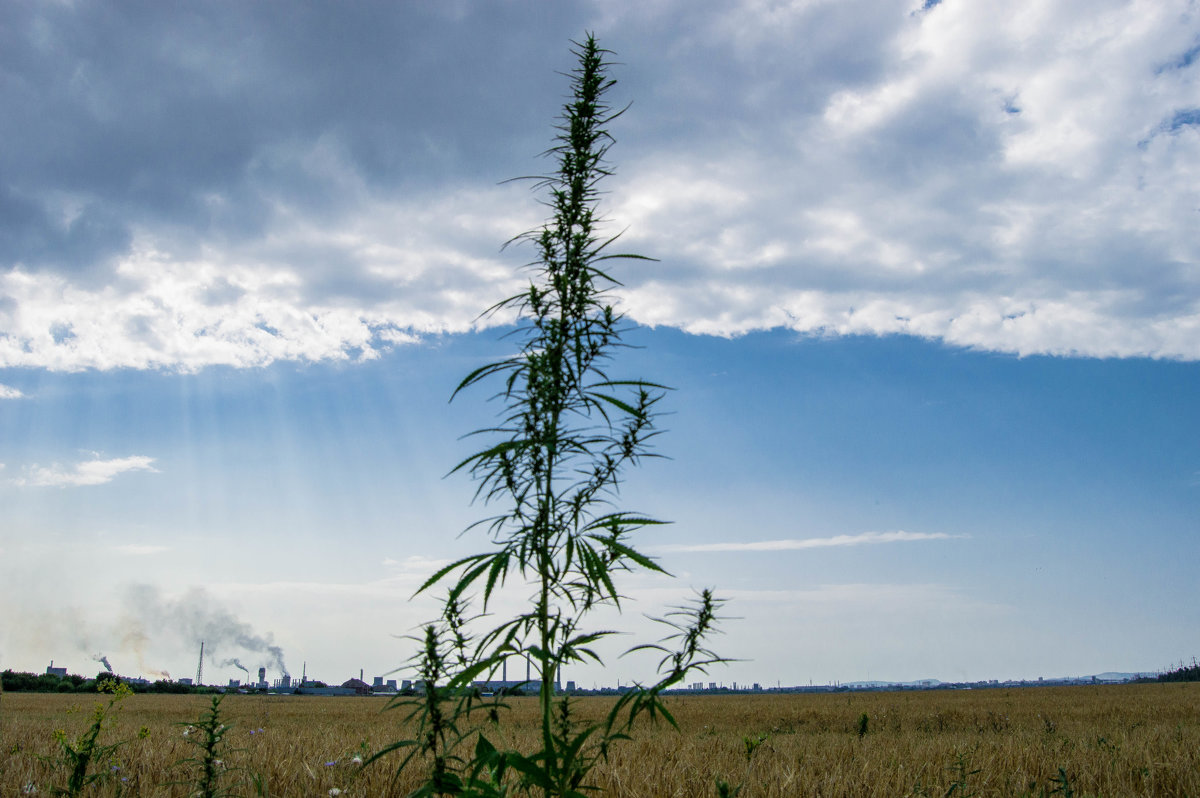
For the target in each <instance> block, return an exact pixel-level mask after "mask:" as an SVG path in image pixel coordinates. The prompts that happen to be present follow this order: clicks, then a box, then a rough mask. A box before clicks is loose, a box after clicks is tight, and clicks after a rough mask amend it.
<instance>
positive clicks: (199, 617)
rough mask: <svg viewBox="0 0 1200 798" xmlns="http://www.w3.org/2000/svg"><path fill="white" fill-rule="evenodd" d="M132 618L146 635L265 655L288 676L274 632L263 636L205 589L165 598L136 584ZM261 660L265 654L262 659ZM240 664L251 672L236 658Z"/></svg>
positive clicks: (130, 599)
mask: <svg viewBox="0 0 1200 798" xmlns="http://www.w3.org/2000/svg"><path fill="white" fill-rule="evenodd" d="M126 612H127V614H128V615H129V616H131V617H130V618H129V619H128V620H129V622H130V626H131V627H135V628H136V629H137V630H138V631H139V632H140V634H141V635H142V636H143V637H144V638H149V637H153V638H160V637H163V636H172V637H176V638H180V639H182V641H183V642H184V643H186V644H187V645H188V648H191V647H193V646H196V647H198V646H199V645H200V642H201V641H204V644H205V646H206V647H207V648H208V650H209V651H211V652H212V653H213V654H214V655H215V654H217V653H218V652H221V651H228V650H230V649H232V650H235V651H242V652H249V653H254V654H259V655H263V656H265V661H264V662H263V664H264V665H266V666H267V667H269V668H271V669H273V670H277V671H279V673H281V674H282V675H283V676H288V675H289V674H288V669H287V665H286V664H284V661H283V649H282V648H280V647H279V646H277V645H275V643H274V640H272V638H271V635H270V634H269V633H268V634H266V635H260V634H258V633H257V632H255V631H254V629H253V628H252V627H251V626H250V624H248V623H245V622H244V621H240V620H238V619H237V617H235V616H234V614H233V613H232V612H230V611H229V610H228V609H226V608H225V607H223V606H221V605H220V604H219V603H218V602H217V601H216V600H215V599H213V598H212V597H211V596H210V595H209V594H208V592H207V591H205V590H204V589H203V588H192V589H191V590H189V591H188V592H187V593H185V594H184V595H182V596H180V597H179V598H175V599H171V598H166V597H164V596H163V595H162V594H161V593H160V592H159V590H158V588H156V587H153V586H151V585H133V586H131V587H130V589H129V592H128V593H127V595H126ZM259 659H260V661H261V660H262V657H260V658H259ZM231 662H233V663H234V664H236V665H237V667H239V668H241V669H242V670H244V671H246V672H247V673H249V671H248V670H246V668H245V667H244V666H242V665H241V664H240V663H238V662H237V661H236V659H235V660H231Z"/></svg>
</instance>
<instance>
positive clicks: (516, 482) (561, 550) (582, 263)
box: [377, 36, 718, 798]
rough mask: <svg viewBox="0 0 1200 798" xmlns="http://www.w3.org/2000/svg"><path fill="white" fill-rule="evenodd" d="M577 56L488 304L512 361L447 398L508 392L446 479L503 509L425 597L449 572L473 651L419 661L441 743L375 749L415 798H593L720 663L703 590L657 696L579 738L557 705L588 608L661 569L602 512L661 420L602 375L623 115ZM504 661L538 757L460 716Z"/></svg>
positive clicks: (617, 319) (644, 522)
mask: <svg viewBox="0 0 1200 798" xmlns="http://www.w3.org/2000/svg"><path fill="white" fill-rule="evenodd" d="M573 52H574V54H575V55H576V56H577V58H578V59H579V62H578V66H577V67H576V68H575V69H574V70H573V71H572V73H571V79H572V83H571V97H570V99H569V100H568V102H567V103H566V105H565V106H564V108H563V114H562V116H561V117H560V120H559V125H558V126H557V130H558V135H557V137H556V144H555V146H553V147H552V148H551V149H550V150H549V151H548V153H547V155H549V156H552V157H553V158H554V160H555V163H556V166H557V170H556V171H555V173H554V174H553V175H552V176H550V177H543V178H537V186H538V188H540V189H544V190H545V191H546V193H547V194H548V195H549V196H548V200H547V202H546V204H547V205H548V206H549V207H550V208H551V211H552V213H551V218H550V220H549V221H548V222H547V223H546V224H545V225H544V226H542V227H541V228H539V229H537V230H534V231H531V232H528V233H526V234H524V235H521V236H518V237H517V239H519V240H522V241H524V242H526V243H530V244H532V245H533V246H534V248H535V250H536V258H535V259H534V261H533V262H532V263H530V264H529V267H530V271H531V273H532V275H531V279H530V282H529V287H528V289H527V290H525V291H523V292H521V293H520V294H517V295H516V296H513V297H510V298H508V299H506V300H504V301H502V302H500V303H499V304H497V305H496V306H494V307H493V308H492V310H493V311H498V310H513V311H516V315H517V329H516V330H515V336H516V337H517V338H518V339H519V340H520V346H519V350H518V352H517V353H516V354H514V355H512V356H510V357H507V358H504V359H502V360H499V361H496V362H493V363H489V364H487V365H484V366H482V367H480V368H477V369H476V370H475V371H473V372H471V373H470V374H468V375H467V376H466V378H464V379H463V381H462V382H461V383H459V385H458V387H457V388H456V389H455V391H454V396H457V395H458V393H459V392H460V391H462V390H464V389H466V388H469V387H472V386H474V385H477V384H480V383H483V382H485V381H489V380H491V379H493V378H496V379H499V380H501V382H502V388H501V389H500V391H499V392H498V393H497V394H496V397H497V398H498V399H500V400H501V401H502V402H503V403H504V410H503V411H502V412H501V414H500V420H499V421H498V422H497V424H496V425H495V426H494V427H490V428H487V429H483V430H478V431H477V432H478V433H479V434H481V435H483V436H486V437H488V438H489V439H490V440H489V443H488V444H487V445H486V446H485V448H484V449H483V450H482V451H479V452H477V453H475V454H473V455H471V456H470V457H468V458H467V459H465V460H463V461H462V462H461V463H459V464H458V465H457V466H456V467H455V468H454V469H453V470H454V471H467V472H468V473H470V474H471V475H472V476H473V477H474V478H475V479H476V481H477V485H478V487H477V489H476V498H477V499H482V500H483V501H484V502H485V503H489V504H491V503H495V504H498V505H500V506H501V509H500V510H499V512H498V514H496V515H494V516H493V517H492V518H490V519H487V520H485V521H483V522H480V524H479V525H481V526H484V527H486V529H487V531H488V532H489V534H490V536H491V539H492V543H493V544H494V547H493V548H492V549H491V550H490V551H487V552H485V553H482V554H475V555H471V556H469V557H466V558H463V559H461V560H459V561H457V562H454V563H452V564H450V565H448V566H446V567H445V568H442V569H441V570H439V571H438V572H437V573H435V574H434V575H433V576H432V577H430V578H429V580H428V581H427V582H426V583H425V584H424V585H422V587H421V590H422V591H424V590H426V589H427V588H429V587H431V586H432V585H434V584H436V583H439V582H441V581H442V580H443V579H444V578H446V577H447V576H448V575H449V574H451V573H454V574H455V576H454V578H453V579H451V580H447V581H450V582H451V584H450V587H449V592H448V595H447V598H446V603H445V610H444V612H443V615H442V618H441V619H440V621H439V622H438V626H439V627H440V628H442V629H444V630H445V631H447V632H449V633H451V634H452V635H453V637H454V640H455V641H462V644H460V643H459V642H455V643H454V646H455V651H457V652H464V651H465V650H466V647H467V646H466V641H470V645H471V647H472V653H471V654H470V655H464V656H461V657H460V659H459V661H457V662H455V663H453V664H450V663H447V662H445V661H444V660H445V659H448V655H447V656H446V657H443V655H442V653H441V650H440V649H439V647H438V646H437V645H433V646H431V647H428V651H427V657H425V661H427V662H428V663H430V664H431V665H432V666H436V667H432V669H431V672H433V671H436V672H437V673H439V674H445V675H446V676H447V677H448V678H447V684H446V685H445V686H444V687H437V686H435V685H434V683H433V682H432V680H430V681H427V683H426V685H425V689H426V691H427V692H430V694H431V695H432V694H433V693H432V692H431V691H434V690H443V692H440V693H436V695H438V696H442V695H444V696H445V697H446V699H447V701H446V703H447V704H452V703H454V701H457V703H454V705H453V708H451V709H450V712H451V715H450V716H448V717H446V718H445V719H444V722H443V720H442V719H441V717H442V716H440V715H439V714H438V713H440V712H441V706H442V704H441V703H437V702H433V703H432V704H430V705H429V706H426V707H425V708H423V709H419V710H417V711H419V712H420V713H421V717H422V718H423V720H422V721H421V722H422V723H424V724H426V725H425V726H424V727H423V728H430V726H429V724H430V722H431V720H436V721H437V723H436V724H433V725H434V726H438V727H439V728H444V729H446V730H447V731H446V734H445V736H444V737H439V738H437V740H436V741H425V742H422V741H420V740H404V741H400V742H398V743H395V744H394V745H392V746H389V747H388V748H387V749H385V750H384V751H382V752H380V754H379V755H382V754H383V753H385V752H386V751H389V750H391V751H394V750H399V749H401V748H408V749H410V755H409V757H407V758H406V759H405V762H408V761H410V760H411V759H412V758H413V757H414V755H418V756H420V757H421V758H422V759H423V760H424V761H426V763H427V764H428V765H431V766H432V767H433V773H432V776H431V777H430V778H428V779H427V780H426V782H425V786H424V787H422V788H421V789H419V790H418V791H417V794H420V795H433V794H443V793H447V792H450V791H451V790H450V789H449V787H453V788H454V789H456V790H457V789H459V787H461V788H462V789H461V790H460V794H463V795H467V794H470V795H478V796H483V795H501V794H508V790H509V788H510V787H514V786H516V787H517V788H518V789H520V790H521V791H522V792H532V793H541V794H542V795H545V796H547V798H549V796H552V795H553V796H564V798H565V797H566V796H570V798H580V797H581V796H582V795H583V794H584V792H583V791H585V790H588V789H592V787H591V785H588V784H587V783H586V779H587V777H588V773H589V772H590V771H591V769H592V767H593V766H594V765H595V764H596V763H597V762H598V761H599V760H600V759H602V758H603V757H606V756H607V754H608V751H609V746H610V744H611V743H613V742H614V741H616V740H620V739H625V738H627V737H628V732H629V730H630V728H631V727H632V725H633V723H634V721H635V719H636V718H637V717H638V716H640V715H642V714H643V713H645V714H648V715H649V716H650V717H652V718H654V717H665V718H666V719H668V720H670V715H669V714H668V713H667V712H666V709H665V707H663V705H662V703H661V701H660V699H659V693H660V692H661V690H662V689H665V687H668V686H670V685H672V684H675V683H676V682H678V681H679V680H681V679H682V678H683V676H684V675H685V674H686V673H687V672H688V671H689V670H691V669H694V668H700V669H703V668H704V666H705V665H707V664H711V663H712V662H715V661H718V660H717V659H715V658H713V657H712V656H711V654H710V652H708V651H707V649H705V648H704V647H703V646H702V645H701V642H700V641H701V638H703V636H704V634H705V633H706V632H707V631H708V630H709V629H710V628H711V625H712V622H713V621H714V620H715V615H714V613H713V610H714V608H715V607H716V604H717V602H715V601H714V600H712V598H711V595H709V594H707V593H706V594H705V595H704V598H703V600H702V601H701V602H700V603H699V604H698V605H697V607H696V608H695V611H694V612H693V611H692V610H690V609H687V610H681V611H680V612H679V613H675V614H674V615H676V616H678V615H680V614H682V615H687V616H688V618H689V619H690V620H689V621H688V622H685V623H681V622H678V621H675V620H669V619H668V623H670V625H671V628H672V629H673V630H674V631H675V634H674V635H672V639H674V640H676V641H679V642H682V643H683V644H684V645H683V650H682V651H679V652H668V651H667V650H666V649H665V648H663V647H662V646H656V645H652V646H649V648H652V649H654V650H657V651H660V652H662V653H663V654H664V655H665V656H664V658H663V660H662V664H663V666H665V669H666V674H665V675H664V676H663V677H662V679H660V680H659V681H658V683H657V684H656V685H655V686H654V687H651V688H646V689H644V690H635V691H633V692H631V693H627V694H625V695H624V696H622V698H621V699H620V700H619V701H618V702H617V704H616V705H615V707H614V708H613V709H612V711H611V712H610V713H609V715H608V717H607V719H606V720H605V721H604V722H602V723H596V724H593V725H590V726H584V727H582V728H580V727H579V725H578V723H577V721H576V720H575V718H573V717H572V712H571V705H570V703H569V702H568V701H567V700H565V699H557V697H556V696H555V685H556V683H557V682H558V680H559V677H560V675H561V673H562V669H563V667H564V665H566V664H567V663H582V662H587V661H593V662H597V663H600V662H602V660H601V658H600V656H599V655H598V654H597V653H596V652H595V650H594V648H593V646H594V644H595V643H596V642H597V641H599V640H602V639H603V638H605V637H606V636H607V635H610V634H612V632H606V631H591V632H589V631H586V630H585V629H584V628H583V624H584V620H585V617H586V616H587V615H588V613H589V612H590V611H591V610H593V609H595V608H597V607H599V606H602V605H608V606H614V607H617V608H618V609H619V608H620V602H621V598H622V597H621V595H620V593H619V592H618V591H617V588H616V585H615V584H614V580H613V576H614V574H616V573H617V572H619V571H624V570H633V569H634V568H641V569H645V570H649V571H655V572H659V573H663V569H662V568H661V567H659V566H658V565H657V564H656V563H655V562H654V561H653V560H651V559H650V558H648V557H646V556H645V555H643V554H641V553H639V552H638V551H636V550H635V549H633V548H632V547H631V546H630V545H629V543H628V542H627V541H628V536H629V535H630V533H632V532H634V531H635V530H637V529H639V528H641V527H645V526H649V525H652V524H657V523H660V522H658V521H655V520H653V519H651V518H646V517H644V516H641V515H638V514H635V513H630V512H626V511H620V510H615V509H612V507H611V505H612V503H613V502H614V501H615V499H616V497H617V495H618V488H619V485H620V475H621V472H622V470H623V469H624V468H625V467H626V466H630V465H636V464H637V463H638V462H639V461H640V460H641V459H642V458H644V457H653V456H655V455H654V454H653V453H652V452H651V450H650V446H649V442H650V440H651V438H653V437H654V436H655V435H656V434H657V432H656V431H655V430H654V420H655V415H656V413H655V409H656V405H657V403H658V402H659V400H660V399H661V398H662V395H663V392H664V391H665V390H666V389H665V388H663V386H660V385H658V384H656V383H652V382H648V381H645V380H639V379H613V378H611V377H610V376H609V375H608V373H607V371H606V369H607V361H608V360H609V359H610V358H611V357H612V355H613V352H614V350H616V349H617V348H619V347H620V346H621V345H622V344H621V334H622V331H623V322H622V317H621V315H620V314H619V313H617V312H616V311H614V310H613V307H612V304H611V303H610V301H609V299H608V292H609V290H610V289H611V288H612V287H613V286H615V285H617V283H616V281H615V280H613V279H612V278H611V277H610V276H609V275H608V274H607V273H606V272H605V271H604V270H603V269H602V268H601V266H602V265H603V263H604V262H605V261H609V260H614V259H619V258H624V259H635V260H636V259H639V258H640V256H637V255H627V254H614V253H609V252H607V248H608V246H609V245H610V244H612V243H613V241H614V240H615V239H611V238H610V239H602V238H601V237H600V235H599V232H598V228H599V226H600V224H601V221H602V220H601V218H600V215H599V211H598V209H597V206H598V201H599V196H600V192H599V189H598V186H599V183H600V181H601V180H602V179H603V178H604V177H607V176H608V175H609V174H610V172H609V170H608V168H607V165H606V161H605V156H606V154H607V152H608V148H609V147H610V146H611V144H612V141H613V139H612V137H611V136H610V135H609V133H608V131H607V126H608V124H609V123H611V122H612V121H613V120H615V119H616V118H617V117H619V116H620V115H621V113H622V110H613V109H612V108H610V107H609V106H608V105H607V104H606V102H605V100H604V95H605V92H607V91H608V90H609V89H610V88H612V86H613V85H614V83H615V81H613V80H612V79H611V78H609V77H608V75H607V66H608V65H607V64H606V63H605V55H606V51H605V50H602V49H600V48H599V47H598V46H597V45H596V42H595V40H594V39H593V38H592V37H590V36H589V37H588V38H587V39H586V40H585V41H584V42H583V43H582V44H577V45H576V47H575V49H574V51H573ZM517 239H514V240H517ZM640 259H642V260H645V259H644V258H640ZM510 577H512V578H514V581H517V582H518V583H519V584H520V585H523V586H526V589H528V590H530V591H531V593H532V595H531V596H530V602H529V606H528V609H527V611H525V612H522V613H520V614H518V615H516V616H514V617H511V618H509V619H508V620H504V621H501V622H500V623H499V624H498V625H497V626H495V627H493V628H492V629H490V630H489V631H486V632H484V633H483V634H481V635H480V636H479V637H478V638H474V637H472V635H471V634H470V633H469V632H468V631H466V628H465V625H464V621H463V618H464V615H463V608H464V606H465V605H466V604H468V603H469V601H470V598H471V593H472V591H478V596H476V598H478V600H480V601H481V603H482V605H483V606H482V614H486V613H487V612H488V611H489V609H490V605H491V603H492V601H493V599H494V597H495V591H496V590H497V589H499V588H501V587H503V586H504V585H505V583H506V582H507V580H508V579H509V578H510ZM476 617H481V616H476ZM436 633H437V631H436V630H434V629H431V631H430V634H431V635H436ZM510 654H519V655H523V656H524V657H526V659H527V661H529V662H530V663H533V662H535V661H536V663H537V670H538V675H539V676H540V677H541V684H540V685H539V691H538V700H539V704H540V706H539V709H540V713H539V714H540V719H541V729H540V732H541V733H540V735H539V746H540V749H539V750H536V751H532V752H522V751H500V750H498V749H497V748H496V747H495V746H494V745H493V744H492V743H491V742H490V741H489V740H488V739H487V738H486V737H485V736H484V731H483V730H482V729H481V728H480V727H479V726H478V725H477V724H473V723H472V722H471V721H470V719H469V716H470V714H471V712H472V711H474V710H475V709H478V704H477V703H473V702H475V699H474V698H473V697H472V696H473V695H474V693H473V691H472V689H471V688H472V684H471V680H472V679H475V678H478V677H479V676H480V675H487V674H492V673H494V672H495V671H496V670H497V669H499V668H502V663H503V662H504V660H505V658H506V657H508V656H509V655H510ZM460 722H461V726H459V725H456V724H459V723H460ZM439 724H440V725H439ZM468 736H472V738H473V739H475V741H476V745H475V753H474V755H473V756H471V757H465V756H463V755H462V754H460V753H455V752H456V751H461V750H462V748H465V746H464V743H465V742H466V740H467V737H468ZM379 755H377V756H379ZM445 765H449V766H451V767H459V769H460V772H461V773H463V774H465V776H466V777H465V779H460V780H458V781H455V780H454V778H451V776H453V775H454V774H444V773H442V770H441V768H442V767H443V766H445ZM506 773H515V774H518V778H519V782H518V783H517V784H516V785H514V784H512V783H511V781H510V782H505V778H511V777H506V776H505V774H506Z"/></svg>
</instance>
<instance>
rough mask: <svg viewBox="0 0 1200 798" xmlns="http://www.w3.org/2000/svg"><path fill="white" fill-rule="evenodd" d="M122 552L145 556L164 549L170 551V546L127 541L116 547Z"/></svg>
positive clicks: (158, 552)
mask: <svg viewBox="0 0 1200 798" xmlns="http://www.w3.org/2000/svg"><path fill="white" fill-rule="evenodd" d="M116 550H117V552H118V553H120V554H128V555H129V556H131V557H144V556H146V555H148V554H161V553H163V552H164V551H170V550H171V547H170V546H159V545H154V544H139V543H127V544H124V545H120V546H117V547H116Z"/></svg>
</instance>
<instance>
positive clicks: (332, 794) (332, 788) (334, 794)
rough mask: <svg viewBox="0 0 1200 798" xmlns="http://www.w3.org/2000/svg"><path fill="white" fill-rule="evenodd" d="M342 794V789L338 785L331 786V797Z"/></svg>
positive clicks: (334, 797) (335, 797)
mask: <svg viewBox="0 0 1200 798" xmlns="http://www.w3.org/2000/svg"><path fill="white" fill-rule="evenodd" d="M341 794H342V791H341V790H339V789H338V788H337V787H330V788H329V798H337V796H339V795H341Z"/></svg>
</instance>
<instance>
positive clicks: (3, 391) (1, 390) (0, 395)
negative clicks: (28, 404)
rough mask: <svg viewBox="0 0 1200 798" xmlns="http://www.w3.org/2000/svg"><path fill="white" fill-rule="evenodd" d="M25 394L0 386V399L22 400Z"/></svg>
mask: <svg viewBox="0 0 1200 798" xmlns="http://www.w3.org/2000/svg"><path fill="white" fill-rule="evenodd" d="M24 397H25V394H23V393H21V392H20V391H19V390H17V389H16V388H11V387H9V386H7V385H3V384H0V399H23V398H24Z"/></svg>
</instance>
